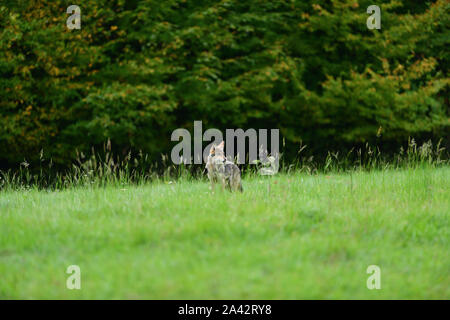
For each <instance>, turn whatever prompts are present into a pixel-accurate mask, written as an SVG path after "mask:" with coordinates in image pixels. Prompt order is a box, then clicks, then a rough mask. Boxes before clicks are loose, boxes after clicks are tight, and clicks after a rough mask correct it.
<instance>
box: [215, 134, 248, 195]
mask: <svg viewBox="0 0 450 320" xmlns="http://www.w3.org/2000/svg"><path fill="white" fill-rule="evenodd" d="M223 147H224V142H223V141H222V142H221V143H219V144H218V145H215V144H214V145H213V146H212V147H211V149H210V150H209V156H208V159H207V161H206V169H207V170H208V178H209V181H210V182H211V190H212V191H214V184H215V183H216V182H220V183H221V184H222V188H223V189H225V188H227V189H229V190H230V191H236V190H239V191H240V192H243V191H244V189H243V188H242V182H241V171H240V170H239V167H238V166H237V165H235V164H234V163H233V162H231V161H229V160H227V158H226V157H225V152H224V151H223Z"/></svg>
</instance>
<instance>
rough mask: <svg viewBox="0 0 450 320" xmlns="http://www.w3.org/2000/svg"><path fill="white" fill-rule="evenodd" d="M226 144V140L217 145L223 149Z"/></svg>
mask: <svg viewBox="0 0 450 320" xmlns="http://www.w3.org/2000/svg"><path fill="white" fill-rule="evenodd" d="M224 146H225V144H224V141H222V142H221V143H219V145H218V146H217V148H219V149H222V150H223V147H224Z"/></svg>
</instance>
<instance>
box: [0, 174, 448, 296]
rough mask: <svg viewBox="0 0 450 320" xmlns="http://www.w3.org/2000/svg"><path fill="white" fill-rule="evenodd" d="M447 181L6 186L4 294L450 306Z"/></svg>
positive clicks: (344, 177)
mask: <svg viewBox="0 0 450 320" xmlns="http://www.w3.org/2000/svg"><path fill="white" fill-rule="evenodd" d="M449 181H450V167H449V166H442V167H438V168H433V167H429V166H423V167H417V168H410V169H398V170H373V171H369V172H365V171H358V170H355V171H352V172H347V173H327V174H325V173H322V174H321V173H319V174H306V173H290V174H286V173H285V174H279V175H276V176H273V177H251V176H247V177H245V178H244V182H243V184H244V193H243V194H240V193H230V192H227V191H225V192H223V191H220V190H217V191H216V193H215V194H211V192H210V191H209V189H208V186H209V185H208V183H207V181H206V180H193V179H179V180H174V181H165V182H164V181H160V182H154V183H144V184H141V185H123V186H121V185H106V186H104V187H98V186H94V187H92V186H91V187H89V186H84V187H81V186H80V187H74V188H67V189H63V190H59V191H58V190H53V191H46V190H38V189H37V188H29V189H23V190H12V189H5V190H3V191H0V298H1V299H91V298H97V299H347V298H348V299H450V272H449V270H450V254H449V253H450V246H449V239H450V228H449V215H450V189H449ZM69 265H78V266H80V268H81V289H80V290H69V289H67V288H66V279H67V277H68V276H69V275H68V274H66V269H67V267H68V266H69ZM369 265H378V266H379V267H380V268H381V289H380V290H369V289H368V288H367V287H366V281H367V278H368V277H369V276H370V275H369V274H367V273H366V269H367V267H368V266H369Z"/></svg>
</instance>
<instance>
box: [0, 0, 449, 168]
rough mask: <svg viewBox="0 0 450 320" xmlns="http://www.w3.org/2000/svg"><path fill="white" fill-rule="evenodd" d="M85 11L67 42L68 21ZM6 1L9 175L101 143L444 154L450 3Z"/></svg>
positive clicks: (154, 148)
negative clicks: (375, 25) (414, 141)
mask: <svg viewBox="0 0 450 320" xmlns="http://www.w3.org/2000/svg"><path fill="white" fill-rule="evenodd" d="M71 4H76V5H79V6H80V8H81V29H80V30H69V29H68V28H67V27H66V20H67V18H68V17H69V14H67V13H66V9H67V7H68V6H69V5H71ZM371 4H374V3H373V1H365V0H360V1H357V0H340V1H337V0H308V1H304V0H258V1H257V0H249V1H242V0H222V1H214V0H208V1H206V0H196V1H187V0H184V1H183V0H182V1H179V0H165V1H155V0H140V1H139V0H131V1H125V0H108V1H106V0H83V1H78V3H77V1H70V2H69V1H61V0H54V1H41V0H28V1H9V0H8V1H6V0H3V1H0V75H1V77H0V127H1V131H0V150H1V152H0V161H1V162H2V165H3V166H9V165H13V164H14V163H17V162H20V161H23V159H24V158H26V159H27V160H33V158H35V159H37V158H38V157H39V152H40V150H41V149H43V150H44V152H45V154H46V155H47V156H51V157H52V158H53V160H54V161H55V162H57V163H59V164H61V165H66V164H69V163H70V161H71V160H73V158H74V156H75V150H77V149H78V150H89V149H90V148H91V147H98V146H99V145H101V144H103V143H104V142H105V141H106V140H107V139H108V138H110V139H111V141H112V144H113V148H114V150H115V151H116V152H117V153H120V154H125V153H127V152H128V151H129V150H134V151H136V150H143V151H144V152H147V153H149V154H151V155H155V156H156V155H158V154H159V153H161V152H162V153H170V148H171V146H172V145H173V143H171V141H170V134H171V132H172V131H173V130H174V129H175V128H179V127H182V128H187V129H192V127H193V121H194V120H203V126H204V128H207V127H215V128H219V129H225V128H237V127H240V128H279V129H280V131H281V135H282V137H283V138H284V139H285V141H286V146H287V147H288V148H291V150H294V152H295V148H294V146H296V145H298V143H299V142H300V141H303V143H306V144H308V145H309V147H310V149H311V150H313V151H318V150H325V149H330V148H334V149H338V148H344V147H347V146H350V145H353V144H358V143H365V142H383V143H384V144H385V145H388V144H391V145H394V144H395V143H399V142H403V141H405V139H407V137H409V136H414V137H417V138H435V139H438V138H441V137H443V138H444V139H445V138H448V133H449V127H450V120H449V116H450V111H449V101H448V86H449V75H448V70H449V51H448V44H449V36H450V32H449V29H448V27H449V26H450V21H449V16H450V15H449V10H450V4H449V2H448V1H447V0H438V1H431V2H429V3H425V2H424V1H399V0H383V1H377V3H376V4H378V5H379V6H380V7H381V26H382V27H381V30H369V29H368V28H367V26H366V19H367V18H368V16H369V14H367V12H366V9H367V7H368V6H369V5H371Z"/></svg>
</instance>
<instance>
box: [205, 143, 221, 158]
mask: <svg viewBox="0 0 450 320" xmlns="http://www.w3.org/2000/svg"><path fill="white" fill-rule="evenodd" d="M224 145H225V144H224V142H223V141H222V142H221V143H219V144H218V145H216V144H213V146H212V147H211V149H210V150H209V155H210V156H211V157H215V156H219V157H225V152H224V151H223V147H224Z"/></svg>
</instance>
